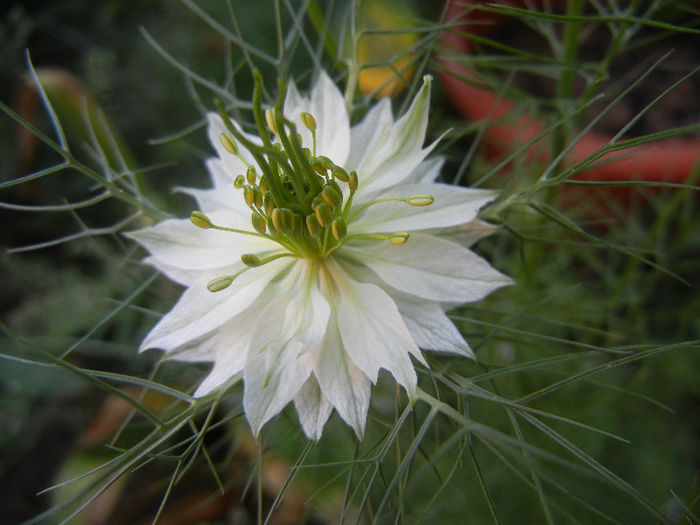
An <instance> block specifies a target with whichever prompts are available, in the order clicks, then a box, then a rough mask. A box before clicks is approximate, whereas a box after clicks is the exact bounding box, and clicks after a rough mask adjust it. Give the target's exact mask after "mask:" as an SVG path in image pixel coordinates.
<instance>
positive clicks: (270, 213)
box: [190, 73, 433, 292]
mask: <svg viewBox="0 0 700 525" xmlns="http://www.w3.org/2000/svg"><path fill="white" fill-rule="evenodd" d="M261 86H262V79H261V77H260V75H259V74H258V73H256V76H255V92H254V95H253V114H254V116H255V121H256V124H257V127H258V132H259V134H260V137H261V140H262V144H255V143H253V142H252V141H250V140H249V139H248V138H247V137H246V136H245V135H243V133H241V132H240V131H239V130H238V129H236V127H235V126H234V125H233V123H232V122H231V121H230V119H229V117H228V115H227V114H226V112H225V111H224V109H223V107H221V105H219V113H220V115H221V118H222V119H223V122H224V125H225V126H226V129H227V131H225V132H224V133H222V134H221V136H220V137H219V139H220V141H221V144H222V145H223V147H224V149H225V150H226V151H227V152H228V153H230V154H231V155H234V156H236V157H237V158H238V159H240V160H241V161H242V162H243V163H244V164H245V165H246V166H247V171H246V173H245V174H239V175H237V176H236V177H235V179H234V183H233V185H234V187H235V188H237V189H239V190H240V191H241V192H242V194H243V199H244V200H245V203H246V205H247V206H248V207H249V208H250V210H251V218H250V221H251V224H252V226H253V229H254V230H255V231H254V232H252V231H244V230H238V229H233V228H227V227H225V226H219V225H215V224H213V223H212V222H211V221H210V220H209V218H208V217H207V216H206V215H204V214H203V213H202V212H199V211H195V212H192V215H191V217H190V220H191V221H192V223H193V224H194V225H195V226H198V227H200V228H205V229H207V228H214V229H218V230H223V231H230V232H235V233H242V234H247V235H255V236H261V237H265V238H269V239H271V240H274V241H275V242H277V243H278V244H280V245H281V246H283V247H285V248H286V249H287V250H288V252H286V253H283V254H277V255H273V256H270V257H267V258H263V259H261V258H260V257H259V256H257V255H255V254H244V255H243V256H242V257H241V260H242V262H243V264H244V265H245V268H244V269H243V270H241V271H239V272H238V273H236V274H234V275H228V276H222V277H218V278H216V279H214V280H212V281H211V282H210V283H209V284H208V285H207V287H208V289H209V290H210V291H212V292H215V291H220V290H223V289H225V288H227V287H228V286H229V285H230V284H231V282H233V280H234V279H235V278H236V277H237V276H238V275H240V274H241V273H243V272H244V271H247V270H248V269H250V268H255V267H258V266H261V265H262V264H266V263H268V262H270V261H272V260H275V259H278V258H280V257H303V258H307V259H316V260H322V259H325V258H326V257H327V256H328V255H330V254H331V253H332V252H334V251H335V250H337V249H338V248H340V247H341V246H342V245H343V244H344V243H345V242H346V241H347V240H349V239H350V238H354V237H369V238H375V239H382V240H388V241H389V242H391V243H392V244H394V245H401V244H403V243H405V242H406V240H407V239H408V236H409V234H408V233H407V232H395V233H391V234H386V235H384V234H353V235H350V236H348V235H347V224H348V223H349V222H350V221H351V220H352V219H353V218H354V217H355V216H357V215H358V214H359V213H361V212H362V211H363V210H364V209H366V208H367V207H369V206H371V205H374V204H378V203H381V202H388V201H402V202H406V203H408V204H410V205H413V206H428V205H430V204H432V202H433V197H432V196H431V195H427V194H419V195H413V196H411V197H406V198H396V199H393V198H392V199H381V200H376V201H372V202H369V203H367V204H364V205H363V206H360V207H358V208H357V209H355V210H352V213H351V207H352V201H353V197H354V195H355V192H356V191H357V188H358V184H359V180H358V177H357V173H356V172H355V171H354V170H352V171H350V172H349V173H348V172H347V171H346V170H345V169H344V168H343V167H342V166H339V165H337V164H335V163H334V162H333V161H332V160H331V159H329V158H328V157H325V156H323V155H317V154H316V129H317V123H316V119H315V118H314V117H313V115H311V114H310V113H306V112H304V113H301V115H300V118H301V121H302V123H303V125H304V126H305V127H306V128H307V129H308V130H309V131H310V132H311V136H312V142H313V144H312V148H311V149H310V148H308V147H304V145H303V144H302V136H301V135H300V134H299V133H297V129H296V125H295V124H294V123H293V122H291V121H289V120H288V119H286V118H285V117H284V115H283V113H282V106H283V103H284V98H285V94H286V89H285V85H284V84H283V83H282V82H280V90H279V93H280V95H279V97H278V99H277V103H276V104H275V106H274V107H271V108H268V109H267V110H265V111H263V110H262V104H261V98H262V96H261V92H262V87H261ZM270 135H272V139H271V138H270ZM241 146H242V147H244V148H245V149H246V150H248V152H249V153H250V154H251V156H252V157H253V159H254V160H255V163H256V164H257V166H256V165H253V164H251V163H249V162H248V161H247V160H246V159H245V158H244V157H243V156H242V155H241V154H240V147H241ZM258 170H260V172H258ZM341 184H342V185H345V186H346V187H347V191H345V192H344V191H343V188H342V186H341Z"/></svg>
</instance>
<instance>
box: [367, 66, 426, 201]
mask: <svg viewBox="0 0 700 525" xmlns="http://www.w3.org/2000/svg"><path fill="white" fill-rule="evenodd" d="M429 102H430V82H429V80H428V79H427V77H426V80H425V81H424V83H423V87H421V89H420V91H419V92H418V94H417V95H416V98H415V99H414V100H413V103H412V104H411V107H410V108H409V110H408V112H407V113H406V114H405V115H404V116H403V117H401V118H400V119H399V120H398V121H396V122H395V123H394V125H393V126H391V127H387V128H386V129H384V130H383V132H382V133H381V134H380V135H379V136H378V137H377V140H375V141H374V142H373V143H372V144H371V145H370V147H369V148H368V149H367V151H366V152H365V154H364V156H363V157H362V159H361V160H360V162H359V164H358V166H357V168H356V169H357V175H358V177H359V181H360V185H359V188H358V190H357V193H358V198H360V195H365V194H367V193H372V192H375V191H378V190H382V189H384V188H388V187H390V186H393V185H395V184H399V183H400V182H402V181H404V180H405V179H406V177H408V176H409V175H410V174H411V173H412V172H413V170H414V169H415V168H416V167H417V166H418V165H419V164H420V163H421V161H422V160H423V159H424V158H425V157H426V155H427V154H428V153H429V152H430V151H431V150H432V148H433V147H435V144H436V143H433V144H432V145H430V146H428V147H427V148H425V149H422V146H423V142H424V140H425V129H426V127H427V125H428V111H429Z"/></svg>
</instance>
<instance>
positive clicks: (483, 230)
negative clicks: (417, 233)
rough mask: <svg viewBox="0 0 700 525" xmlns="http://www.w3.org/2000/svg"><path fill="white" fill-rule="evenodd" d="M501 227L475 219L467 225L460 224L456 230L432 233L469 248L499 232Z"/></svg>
mask: <svg viewBox="0 0 700 525" xmlns="http://www.w3.org/2000/svg"><path fill="white" fill-rule="evenodd" d="M500 229H501V228H500V226H496V225H495V224H489V223H488V222H484V221H482V220H480V219H474V220H473V221H469V222H467V223H465V224H460V225H458V226H455V227H454V228H449V229H446V230H442V231H435V232H431V233H433V234H436V235H439V236H440V237H442V238H444V239H449V240H451V241H453V242H456V243H459V244H461V245H462V246H464V247H465V248H469V247H470V246H471V245H473V244H474V243H475V242H476V241H478V240H479V239H483V238H484V237H487V236H489V235H491V234H493V233H495V232H497V231H498V230H500Z"/></svg>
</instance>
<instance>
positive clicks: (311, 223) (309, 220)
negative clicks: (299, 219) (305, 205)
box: [306, 213, 323, 237]
mask: <svg viewBox="0 0 700 525" xmlns="http://www.w3.org/2000/svg"><path fill="white" fill-rule="evenodd" d="M306 229H307V230H308V231H309V234H310V235H311V236H312V237H318V236H320V235H321V232H322V231H323V227H322V226H321V224H320V223H319V222H318V219H317V218H316V215H315V214H314V213H312V214H310V215H307V216H306Z"/></svg>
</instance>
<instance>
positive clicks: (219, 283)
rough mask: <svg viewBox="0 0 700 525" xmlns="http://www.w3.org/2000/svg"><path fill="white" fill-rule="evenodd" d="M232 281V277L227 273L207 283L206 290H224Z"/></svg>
mask: <svg viewBox="0 0 700 525" xmlns="http://www.w3.org/2000/svg"><path fill="white" fill-rule="evenodd" d="M232 282H233V277H231V276H229V275H225V276H223V277H217V278H216V279H212V280H211V281H209V282H208V283H207V290H209V291H210V292H220V291H221V290H225V289H226V288H228V287H229V286H231V283H232Z"/></svg>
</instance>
